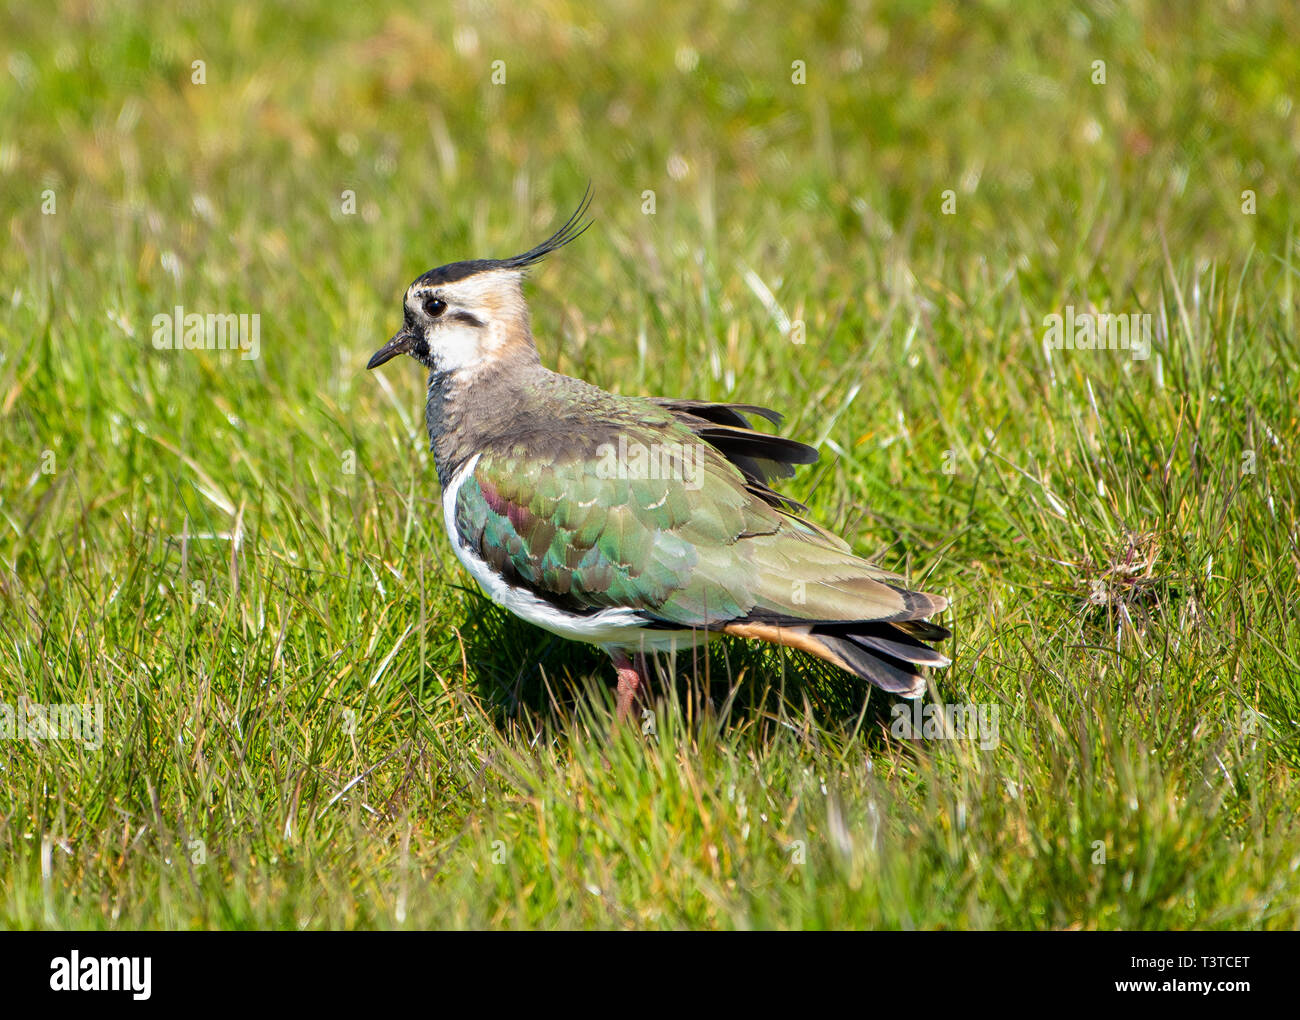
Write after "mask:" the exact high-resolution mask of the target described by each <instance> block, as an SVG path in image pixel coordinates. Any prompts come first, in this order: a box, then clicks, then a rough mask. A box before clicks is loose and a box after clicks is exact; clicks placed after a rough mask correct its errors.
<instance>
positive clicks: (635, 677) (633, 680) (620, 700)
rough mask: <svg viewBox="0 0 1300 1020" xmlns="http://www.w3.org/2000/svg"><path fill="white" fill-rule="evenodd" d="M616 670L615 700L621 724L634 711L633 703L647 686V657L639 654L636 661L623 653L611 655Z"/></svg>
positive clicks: (616, 711) (616, 712)
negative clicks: (616, 688) (616, 692)
mask: <svg viewBox="0 0 1300 1020" xmlns="http://www.w3.org/2000/svg"><path fill="white" fill-rule="evenodd" d="M610 658H612V659H613V660H614V668H615V669H616V670H617V671H618V696H617V698H616V699H615V715H616V717H617V719H618V721H619V722H620V723H621V722H623V720H624V719H626V718H627V715H628V713H629V712H630V711H632V702H634V701H635V700H636V697H637V695H638V694H639V693H640V691H641V689H642V688H643V687H644V686H645V682H646V677H645V666H646V663H645V656H644V655H642V654H638V655H637V656H636V658H635V660H633V659H630V658H628V656H627V655H626V654H624V653H623V652H616V653H611V655H610Z"/></svg>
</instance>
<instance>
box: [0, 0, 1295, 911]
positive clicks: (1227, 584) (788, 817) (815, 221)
mask: <svg viewBox="0 0 1300 1020" xmlns="http://www.w3.org/2000/svg"><path fill="white" fill-rule="evenodd" d="M1297 35H1300V21H1298V20H1297V11H1296V9H1295V7H1294V5H1293V4H1289V3H1286V2H1284V0H1276V2H1263V3H1257V4H1252V5H1249V8H1248V9H1245V10H1242V11H1234V12H1226V11H1223V10H1221V9H1220V5H1216V4H1212V3H1203V4H1201V3H1198V4H1191V5H1180V7H1179V9H1178V10H1177V11H1169V12H1166V11H1164V10H1159V9H1156V8H1154V7H1149V6H1141V5H1139V6H1137V7H1134V8H1131V9H1130V8H1121V7H1118V6H1114V5H1094V4H1075V5H1070V6H1067V7H1066V8H1064V9H1063V10H1061V11H1059V12H1056V13H1050V12H1047V11H1043V10H1037V9H1035V10H1032V11H1031V10H1025V9H1023V7H1022V6H1020V5H1014V4H1003V3H988V4H983V5H979V6H978V7H975V8H961V9H960V10H959V9H957V8H954V7H952V6H951V5H947V4H941V3H934V4H928V3H921V4H917V3H903V2H897V3H895V2H886V3H881V4H875V5H872V7H871V8H870V9H861V8H859V7H857V6H854V5H840V4H831V5H822V6H821V7H819V8H817V9H816V10H803V9H793V8H790V7H789V5H784V6H780V7H778V6H777V5H775V4H772V3H769V2H762V3H759V4H757V5H746V6H743V7H736V8H735V9H732V10H724V9H719V10H712V11H707V12H705V11H696V10H692V9H689V8H687V7H672V6H668V7H665V6H664V5H651V4H642V3H630V2H620V3H615V4H613V5H603V6H602V7H601V8H600V10H598V11H597V10H593V9H589V8H588V7H585V6H583V5H580V4H577V3H573V2H571V0H545V2H543V3H542V4H540V5H539V6H537V7H534V8H533V9H531V10H527V11H525V10H520V9H518V8H517V7H516V6H513V5H509V4H504V3H495V2H490V3H484V4H480V5H476V6H475V7H473V8H472V9H470V8H461V7H452V8H448V9H445V10H438V11H433V10H428V9H424V8H418V9H417V8H416V7H412V6H407V5H404V4H400V3H393V2H388V0H380V2H378V3H373V4H368V5H363V6H361V7H349V5H333V6H331V5H321V6H318V7H317V6H311V5H305V4H296V5H288V6H280V7H275V8H265V9H264V8H262V7H259V6H257V5H247V4H238V5H235V6H233V7H225V6H219V5H207V4H203V3H199V4H193V5H189V6H188V7H186V8H185V9H183V10H168V11H161V10H158V9H156V7H155V6H154V5H146V4H143V3H125V4H118V5H114V7H113V9H112V11H111V12H110V11H108V9H106V8H99V7H94V6H89V7H88V6H85V5H81V4H61V5H56V8H55V11H54V12H53V16H52V12H51V10H50V9H49V8H48V7H37V6H36V5H33V4H23V3H18V4H9V5H7V6H6V7H5V9H4V11H3V12H0V68H3V72H2V73H0V175H2V176H0V218H2V219H3V220H4V222H5V224H6V226H7V236H8V237H9V242H8V244H7V245H6V246H5V247H4V248H3V249H2V250H0V276H2V277H3V279H4V280H5V281H6V288H5V291H6V292H5V294H4V295H2V296H0V706H6V707H7V708H8V709H9V711H10V714H11V716H12V715H13V713H14V712H15V711H16V710H19V709H22V710H24V711H25V710H26V709H27V707H29V706H33V705H36V706H40V705H64V704H88V705H92V706H98V707H99V708H100V710H101V711H102V717H103V731H102V741H77V740H67V739H60V740H54V739H40V738H38V739H6V740H4V746H3V751H4V753H3V754H2V755H0V778H2V780H3V781H0V858H2V859H3V860H4V861H5V865H6V866H5V867H4V868H0V924H3V925H4V926H6V927H11V928H42V927H51V928H154V927H161V928H379V927H489V926H491V927H507V928H535V927H636V928H706V927H707V928H754V927H764V928H766V927H772V928H823V927H824V928H843V927H893V928H970V927H977V928H986V927H1012V928H1147V929H1159V928H1190V927H1198V928H1216V927H1217V928H1295V927H1296V926H1297V925H1300V879H1297V868H1300V854H1297V851H1296V847H1297V846H1300V830H1298V829H1297V822H1296V818H1297V816H1298V815H1300V810H1298V809H1300V789H1298V788H1297V769H1298V768H1300V722H1298V720H1300V682H1298V681H1297V677H1298V676H1300V629H1298V628H1297V627H1296V625H1295V622H1294V621H1295V619H1296V616H1297V611H1298V609H1300V605H1298V602H1300V596H1298V595H1297V590H1298V587H1300V586H1297V583H1296V578H1297V569H1298V567H1300V555H1298V554H1297V539H1296V535H1297V505H1298V493H1300V473H1298V472H1297V467H1296V460H1295V449H1294V447H1295V440H1296V436H1297V435H1298V434H1300V430H1298V429H1297V404H1296V393H1297V391H1298V387H1300V383H1298V379H1300V373H1298V368H1300V366H1298V364H1297V362H1298V360H1300V355H1298V354H1297V348H1296V345H1295V337H1296V336H1297V333H1298V330H1297V313H1298V311H1300V299H1298V298H1297V277H1298V275H1300V274H1298V269H1300V245H1298V244H1297V236H1296V228H1295V221H1294V217H1293V214H1292V208H1293V202H1292V201H1291V196H1290V189H1292V188H1293V187H1294V168H1295V165H1296V162H1297V157H1298V156H1300V122H1298V121H1297V112H1296V109H1295V100H1296V97H1295V96H1294V94H1293V92H1294V83H1295V82H1296V81H1297V80H1300V51H1297V49H1296V48H1295V47H1294V46H1288V45H1287V41H1288V40H1292V39H1294V38H1296V37H1297ZM196 61H202V65H201V67H202V78H203V83H201V84H200V83H197V82H196V80H195V78H196V75H197V74H198V67H197V66H196V64H195V62H196ZM497 61H500V62H502V63H501V64H499V65H498V64H496V63H495V62H497ZM796 61H798V62H802V68H803V74H804V83H802V84H799V83H797V82H796V81H795V78H796V77H797V74H796V67H795V62H796ZM1097 61H1103V62H1104V74H1105V82H1104V84H1101V83H1097V82H1096V81H1095V79H1096V77H1097V74H1098V70H1097V64H1096V62H1097ZM501 73H504V75H505V81H504V83H497V82H495V81H494V77H496V78H498V79H499V77H500V74H501ZM588 179H590V180H591V181H592V182H593V185H594V188H595V192H596V204H595V206H594V212H595V213H596V216H597V225H596V227H595V228H593V229H592V230H590V231H589V232H588V233H587V234H585V235H584V236H583V238H582V240H581V241H580V242H579V243H578V244H577V245H575V246H572V247H570V248H567V249H565V250H564V251H563V252H562V253H561V254H559V255H557V256H555V257H554V258H553V259H552V261H551V264H549V265H547V266H546V267H545V268H544V269H541V270H539V271H538V272H537V273H536V274H535V279H534V280H533V282H532V284H531V289H530V297H531V300H532V307H533V313H534V331H535V333H536V335H537V338H538V343H539V348H540V350H541V352H542V357H543V359H544V360H545V361H546V362H547V363H548V364H550V365H552V366H553V367H556V368H558V369H559V370H561V371H565V372H568V373H570V374H574V375H579V376H582V377H583V378H586V379H589V380H591V381H592V382H595V383H597V384H599V385H602V386H605V387H607V388H610V389H613V390H616V391H620V392H627V393H651V394H662V395H682V396H691V397H699V398H711V399H735V400H744V401H750V402H757V403H761V404H766V405H769V406H772V407H775V408H778V409H780V410H782V411H783V412H785V413H786V415H787V421H786V424H785V429H786V431H787V432H788V433H789V434H791V435H794V436H797V437H799V438H801V439H805V440H808V441H810V442H816V443H817V444H818V445H819V447H820V448H821V450H822V451H823V459H822V461H821V462H820V463H819V465H817V466H816V467H813V468H811V469H809V470H807V471H805V472H803V473H802V474H801V475H800V476H799V477H798V478H796V479H795V480H794V481H793V484H791V485H789V486H787V491H789V492H790V494H792V495H794V496H796V497H798V498H801V499H804V500H806V501H807V502H808V503H809V504H810V506H811V508H812V514H813V516H814V517H816V518H817V519H819V520H820V521H822V522H823V523H825V524H827V525H828V526H831V527H832V528H834V529H836V530H838V531H839V532H841V533H842V534H844V535H845V536H846V537H847V538H848V539H849V541H851V542H852V543H853V545H854V547H855V549H856V550H857V551H859V552H860V553H862V554H864V555H870V556H872V557H874V558H876V559H877V560H879V561H880V562H881V563H882V564H884V565H886V566H888V567H890V568H893V569H899V570H904V571H906V572H908V573H909V574H910V575H911V576H912V577H913V578H914V579H915V580H916V581H917V582H918V583H924V585H925V586H926V587H927V589H929V590H936V591H940V592H943V593H945V594H947V595H949V596H950V597H951V598H952V599H953V608H952V611H951V614H950V622H951V625H952V626H953V628H954V631H955V637H954V640H953V642H952V655H953V657H954V660H955V661H954V664H953V665H952V666H951V667H950V668H949V669H947V670H945V671H943V672H941V673H939V674H937V675H936V676H935V677H934V679H933V681H932V683H931V690H930V695H929V698H928V699H927V702H926V706H925V709H927V710H929V711H930V713H931V715H930V716H929V717H928V718H931V719H933V718H934V715H933V713H934V712H935V710H937V709H940V708H942V707H944V706H949V707H953V706H972V707H973V708H974V709H975V710H977V711H978V712H980V713H983V715H982V717H983V718H984V719H986V720H989V719H996V723H997V725H996V733H995V734H994V737H995V739H993V740H991V741H987V743H989V745H990V746H988V747H986V748H985V747H981V746H980V745H981V742H980V741H978V740H948V739H941V735H942V734H943V733H944V732H948V733H949V734H950V735H951V734H952V732H953V731H952V729H951V728H949V729H948V730H946V731H945V730H944V729H943V728H942V727H940V725H939V723H937V722H936V723H935V726H936V727H937V728H936V729H934V730H933V731H932V732H930V733H929V734H928V735H927V734H926V733H925V731H924V730H923V731H922V734H921V735H912V734H910V732H909V730H908V728H907V727H905V726H903V725H902V721H901V720H900V718H899V714H898V713H899V710H900V708H902V709H905V710H906V711H907V712H908V713H909V718H910V712H911V707H910V705H901V706H900V704H899V703H895V702H893V701H892V700H891V699H889V698H887V697H883V696H882V695H880V693H879V692H874V693H872V692H867V691H864V690H862V689H859V688H857V687H856V686H854V684H853V683H852V682H850V681H849V680H848V679H847V678H846V677H843V676H841V675H838V674H837V673H835V672H834V671H832V670H827V669H823V668H821V667H820V666H819V665H818V664H815V663H812V662H809V661H808V660H806V659H804V658H802V657H799V656H797V655H794V654H786V653H784V652H782V651H781V650H772V649H765V648H759V647H754V646H748V645H743V644H736V643H721V644H718V645H715V646H714V647H713V648H712V649H711V650H710V652H709V654H707V655H704V654H702V653H701V654H697V655H694V656H690V655H685V654H684V655H681V656H679V657H678V659H677V660H676V661H673V662H668V661H665V662H661V663H660V664H659V668H660V675H659V679H658V683H657V684H656V686H655V692H656V698H657V700H656V702H655V704H654V705H653V708H652V710H651V711H650V714H648V715H646V716H645V717H643V719H642V725H641V727H640V732H624V733H619V734H616V735H615V737H613V738H612V739H611V738H610V736H609V724H610V704H611V699H610V697H609V692H608V686H607V685H608V683H609V682H610V680H611V676H610V674H609V670H608V667H607V664H606V663H605V661H604V660H603V657H602V656H601V655H600V654H599V653H597V652H595V651H593V650H591V649H589V648H585V647H582V646H578V645H573V644H567V643H564V642H562V641H560V640H558V639H552V638H551V637H549V636H548V635H544V634H542V633H541V632H539V631H536V630H533V629H531V628H529V627H527V626H526V625H524V624H522V623H520V622H518V621H516V620H513V619H511V618H509V617H508V616H506V615H505V614H504V613H503V612H502V611H501V610H499V609H497V608H495V607H493V606H491V605H490V604H489V603H487V602H486V600H485V599H484V598H483V597H482V596H481V595H480V594H479V593H478V592H477V591H476V590H474V589H473V586H472V582H471V580H470V579H469V578H468V577H467V576H466V575H465V574H464V572H463V571H462V570H461V569H460V568H459V566H458V565H457V563H456V561H455V560H454V558H453V557H452V556H451V555H450V550H449V548H448V546H447V543H446V538H445V536H444V535H443V534H442V530H441V529H442V525H441V515H440V512H439V504H438V496H439V493H438V487H437V482H436V477H435V475H434V472H433V465H432V463H431V461H430V457H429V455H428V453H427V442H426V440H425V438H424V435H423V424H422V414H421V405H422V399H423V379H422V378H421V377H420V373H419V372H417V371H415V370H414V369H411V368H410V367H409V366H407V367H406V369H405V370H403V366H401V365H394V366H393V368H392V369H390V370H386V371H384V372H382V373H373V374H368V373H366V372H365V371H364V370H363V366H364V363H365V360H366V358H367V357H368V355H369V354H370V353H371V352H372V351H373V350H374V349H375V348H377V347H378V346H379V345H380V344H381V343H382V342H383V341H384V340H385V339H386V338H387V336H388V335H389V334H390V333H391V332H392V329H393V327H394V325H395V324H396V322H397V319H398V316H399V308H398V300H399V297H400V294H401V292H402V290H403V288H404V287H405V285H406V284H407V283H408V282H409V280H410V279H412V278H413V277H414V276H416V275H417V274H418V273H420V272H422V271H424V270H425V269H428V268H429V267H431V266H433V265H437V264H440V263H444V262H448V261H453V260H455V259H459V258H465V257H477V256H485V255H503V254H508V253H510V252H512V251H516V250H522V249H523V248H525V247H528V246H531V244H533V243H535V241H536V240H537V239H538V238H539V237H540V236H542V235H544V234H545V233H546V232H547V230H548V228H550V227H551V226H552V225H553V223H554V222H555V221H556V220H557V219H559V218H562V217H563V215H565V214H567V212H568V211H569V210H570V209H571V207H572V206H573V205H574V204H575V202H576V201H577V199H578V197H579V195H580V194H581V192H582V189H583V187H584V186H585V183H586V182H587V180H588ZM1287 181H1292V184H1290V185H1288V184H1287V183H1286V182H1287ZM1245 193H1249V196H1250V197H1249V198H1247V197H1246V194H1245ZM51 202H52V205H51ZM353 203H355V204H353ZM651 203H653V213H651V212H650V209H651ZM946 208H947V209H951V214H949V213H948V212H946V211H945V209H946ZM1248 209H1250V210H1253V211H1247V210H1248ZM176 306H181V307H183V308H184V309H186V310H187V311H194V312H200V313H235V314H239V313H247V314H253V313H256V314H258V315H259V316H260V324H261V333H260V350H259V352H258V357H256V358H250V359H245V358H243V357H241V356H240V354H239V353H238V352H221V351H162V350H157V349H155V346H154V344H153V343H152V336H153V319H154V316H156V315H158V314H160V313H167V312H171V311H172V310H173V309H174V308H175V307H176ZM1067 306H1072V307H1073V308H1074V309H1075V310H1076V311H1077V312H1108V313H1123V314H1129V313H1133V314H1138V315H1147V316H1150V320H1149V321H1150V323H1151V340H1150V344H1151V346H1150V352H1149V357H1147V358H1144V359H1140V358H1134V357H1132V356H1131V354H1130V353H1129V352H1125V351H1109V350H1107V351H1079V350H1053V349H1050V347H1048V346H1046V345H1045V344H1044V332H1045V327H1046V324H1045V318H1046V317H1047V316H1049V315H1052V314H1064V312H1065V309H1066V307H1067ZM800 341H802V342H800ZM5 718H6V717H5V716H4V715H3V714H0V727H3V725H4V720H5ZM3 734H4V731H3V729H0V736H2V735H3ZM88 744H89V745H96V744H97V745H98V746H88Z"/></svg>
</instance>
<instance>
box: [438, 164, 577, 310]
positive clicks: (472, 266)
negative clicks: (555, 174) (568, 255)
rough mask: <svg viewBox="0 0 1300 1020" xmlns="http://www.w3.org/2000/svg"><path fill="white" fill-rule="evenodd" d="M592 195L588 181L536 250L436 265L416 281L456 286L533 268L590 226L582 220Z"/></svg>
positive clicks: (575, 238)
mask: <svg viewBox="0 0 1300 1020" xmlns="http://www.w3.org/2000/svg"><path fill="white" fill-rule="evenodd" d="M592 194H593V192H592V189H591V183H590V182H588V184H587V190H586V191H585V192H584V193H583V196H582V201H581V202H579V203H578V208H577V209H576V210H574V213H573V215H572V216H570V217H569V219H568V222H566V223H565V224H564V226H562V227H561V228H560V229H559V230H557V231H556V232H555V233H554V234H552V235H551V236H550V237H548V238H547V239H546V240H545V241H543V242H542V243H541V244H539V245H538V246H537V247H536V248H533V249H532V250H530V251H526V252H524V253H523V254H522V255H512V256H511V257H510V258H508V259H471V260H469V261H467V262H452V263H450V264H449V265H445V266H439V267H438V268H437V269H430V270H429V271H428V272H427V273H425V274H424V275H423V276H421V277H420V278H419V280H417V281H416V282H417V283H424V284H431V285H437V284H440V283H455V282H456V281H457V280H463V279H465V277H467V276H473V275H474V274H475V273H483V272H487V271H488V270H490V269H527V268H528V267H529V266H533V265H536V264H537V263H538V262H541V261H542V259H544V258H546V256H547V255H549V254H550V253H551V252H553V251H555V250H556V249H557V248H563V247H564V246H565V245H566V244H568V243H569V242H570V241H574V240H577V238H578V237H580V236H581V235H582V234H583V233H584V232H585V231H586V230H587V228H588V227H590V226H591V224H592V223H593V222H594V221H593V220H588V221H587V222H586V223H583V222H582V218H583V217H584V216H585V215H586V213H587V210H588V209H589V208H590V207H591V197H592Z"/></svg>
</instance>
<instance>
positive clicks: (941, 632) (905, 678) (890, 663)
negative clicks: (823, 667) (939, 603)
mask: <svg viewBox="0 0 1300 1020" xmlns="http://www.w3.org/2000/svg"><path fill="white" fill-rule="evenodd" d="M917 624H921V625H922V626H919V627H918V626H916V625H917ZM918 632H919V633H918ZM811 634H812V636H813V637H815V638H816V639H817V640H819V641H820V642H821V643H822V644H824V645H826V647H827V649H828V650H829V651H830V652H832V653H833V654H834V656H835V657H836V658H838V659H841V660H842V661H843V662H844V663H845V664H846V665H847V666H848V667H849V669H851V670H852V671H853V672H854V673H855V674H856V675H858V676H860V677H861V678H862V679H863V680H866V681H868V682H869V683H872V684H875V685H876V686H877V687H879V688H880V689H881V690H884V691H888V692H889V693H890V694H899V695H902V696H903V697H905V698H919V697H920V696H921V695H922V694H924V693H925V677H924V676H923V675H922V674H921V670H920V667H921V666H946V665H947V664H948V659H947V657H946V656H944V655H943V654H942V653H940V652H938V651H936V650H935V649H933V648H931V647H930V646H929V645H926V644H924V643H922V640H921V639H922V637H923V638H924V639H925V640H930V641H939V640H943V639H944V638H947V637H949V636H950V632H949V631H948V630H947V629H945V628H943V627H940V626H939V625H938V624H933V623H928V622H927V621H921V620H907V621H903V622H900V623H886V622H881V621H871V622H858V623H833V624H820V625H818V626H815V627H813V628H812V631H811Z"/></svg>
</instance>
